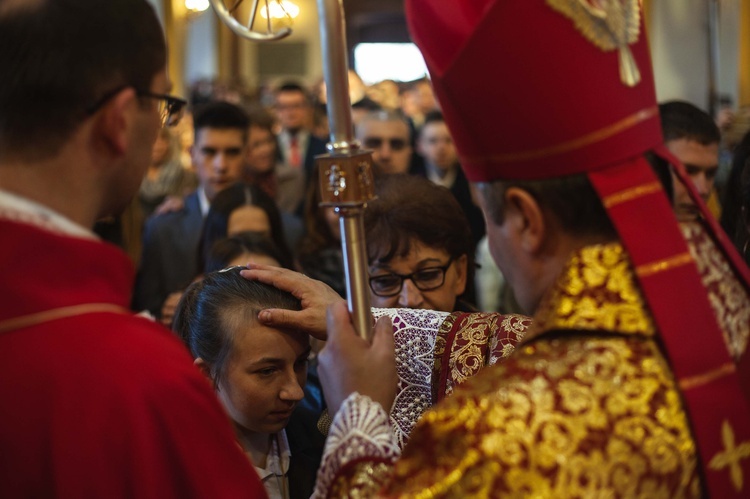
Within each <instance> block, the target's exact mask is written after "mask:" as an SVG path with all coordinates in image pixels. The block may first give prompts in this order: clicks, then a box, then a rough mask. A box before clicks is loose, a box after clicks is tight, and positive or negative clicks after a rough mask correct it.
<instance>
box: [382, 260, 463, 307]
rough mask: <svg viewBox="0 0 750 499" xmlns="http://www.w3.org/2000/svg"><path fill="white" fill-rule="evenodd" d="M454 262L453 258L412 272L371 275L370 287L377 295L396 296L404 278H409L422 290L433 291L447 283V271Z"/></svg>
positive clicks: (402, 285)
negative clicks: (437, 265)
mask: <svg viewBox="0 0 750 499" xmlns="http://www.w3.org/2000/svg"><path fill="white" fill-rule="evenodd" d="M452 263H453V258H451V259H450V260H448V263H446V264H445V265H442V266H440V267H425V268H423V269H419V270H417V271H416V272H412V273H411V274H396V273H390V274H383V275H377V276H373V277H370V289H371V290H372V292H373V293H375V295H377V296H382V297H384V298H387V297H389V296H396V295H397V294H399V293H400V292H401V289H402V288H403V287H404V280H406V279H409V280H410V281H411V282H413V283H414V286H416V287H417V289H418V290H420V291H432V290H433V289H437V288H439V287H440V286H442V285H443V284H444V283H445V272H446V271H447V270H448V267H450V266H451V264H452Z"/></svg>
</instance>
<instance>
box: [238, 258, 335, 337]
mask: <svg viewBox="0 0 750 499" xmlns="http://www.w3.org/2000/svg"><path fill="white" fill-rule="evenodd" d="M240 275H242V277H244V278H245V279H253V280H257V281H260V282H263V283H265V284H269V285H271V286H273V287H275V288H277V289H281V290H284V291H287V292H289V293H291V294H292V295H293V296H294V297H295V298H297V299H298V300H299V301H300V303H301V304H302V310H300V311H294V310H284V309H276V308H273V309H266V310H263V311H261V312H260V314H258V321H260V322H261V323H262V324H264V325H266V326H269V327H283V328H294V329H299V330H301V331H304V332H306V333H308V334H309V335H310V336H312V337H313V338H317V339H319V340H323V341H325V340H326V337H327V336H326V309H327V308H328V306H329V305H331V304H333V303H343V304H344V305H346V301H345V300H344V299H343V298H341V296H339V294H338V293H336V292H335V291H334V290H333V289H332V288H331V287H330V286H328V285H327V284H325V283H323V282H320V281H316V280H315V279H311V278H309V277H307V276H305V275H303V274H300V273H299V272H294V271H293V270H288V269H284V268H281V267H272V266H270V265H258V264H254V263H251V264H248V266H247V270H243V271H242V272H240Z"/></svg>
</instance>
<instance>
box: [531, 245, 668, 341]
mask: <svg viewBox="0 0 750 499" xmlns="http://www.w3.org/2000/svg"><path fill="white" fill-rule="evenodd" d="M552 329H584V330H604V331H612V332H618V333H621V334H640V335H644V336H653V335H654V333H655V332H656V328H655V326H654V321H653V318H652V317H651V314H650V313H649V312H648V309H647V308H646V306H645V300H644V298H643V295H642V294H641V291H640V288H639V287H638V284H637V283H636V280H635V276H634V274H633V270H632V266H631V264H630V261H629V259H628V257H627V254H626V253H625V250H624V249H623V247H622V246H621V245H620V244H617V243H613V244H607V245H596V246H587V247H585V248H583V249H582V250H581V251H579V252H578V253H576V254H574V255H573V257H572V258H571V259H570V260H569V262H568V265H567V266H566V268H565V269H564V270H563V272H562V274H561V276H560V277H559V278H558V280H557V281H556V282H555V284H554V286H553V287H552V289H551V290H550V291H549V292H548V293H547V294H546V295H545V297H544V298H543V300H542V302H541V303H540V305H539V309H538V310H537V313H536V315H534V324H533V325H532V327H531V329H530V330H529V332H528V333H527V335H526V339H527V340H529V339H531V338H533V337H534V336H536V335H538V334H540V333H541V332H544V331H549V330H552Z"/></svg>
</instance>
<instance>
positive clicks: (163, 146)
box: [151, 128, 171, 165]
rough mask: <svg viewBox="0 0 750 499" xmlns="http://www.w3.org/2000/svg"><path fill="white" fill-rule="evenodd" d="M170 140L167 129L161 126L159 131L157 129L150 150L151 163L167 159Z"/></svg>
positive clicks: (157, 163) (158, 162)
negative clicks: (157, 133) (152, 146)
mask: <svg viewBox="0 0 750 499" xmlns="http://www.w3.org/2000/svg"><path fill="white" fill-rule="evenodd" d="M170 140H171V137H170V135H169V129H168V128H162V129H161V131H159V135H157V136H156V142H154V148H153V149H152V150H151V164H152V165H161V164H163V163H164V162H165V161H166V160H167V157H168V154H169V146H170Z"/></svg>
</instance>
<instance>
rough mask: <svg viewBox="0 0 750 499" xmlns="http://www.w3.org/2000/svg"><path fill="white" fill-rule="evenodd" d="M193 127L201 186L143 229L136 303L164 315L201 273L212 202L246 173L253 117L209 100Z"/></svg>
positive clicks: (168, 314) (196, 115) (194, 158)
mask: <svg viewBox="0 0 750 499" xmlns="http://www.w3.org/2000/svg"><path fill="white" fill-rule="evenodd" d="M193 126H194V128H195V143H194V145H193V147H192V150H191V158H192V161H193V168H195V171H196V174H197V176H198V189H197V190H195V191H194V192H192V193H190V194H188V195H187V196H186V197H185V199H184V203H183V207H182V208H181V209H179V210H176V211H171V212H168V213H163V214H159V215H156V216H154V217H152V218H151V219H149V220H148V221H147V222H146V228H145V231H144V234H143V253H142V257H141V265H140V268H139V270H138V277H137V280H136V287H135V294H134V299H133V305H134V308H135V309H136V310H148V311H149V313H151V314H152V315H153V316H155V317H157V318H160V319H161V318H166V319H168V318H170V317H171V311H172V310H173V309H174V307H175V306H176V305H177V301H178V300H179V293H181V292H182V290H184V289H185V288H186V287H187V286H188V284H190V283H191V282H192V281H193V279H194V278H195V277H196V276H197V275H198V272H199V269H198V243H199V239H200V235H201V229H202V227H203V220H204V219H205V217H206V215H207V214H208V211H209V208H210V205H211V202H212V201H213V199H214V197H216V195H217V194H218V193H219V192H221V191H223V190H224V189H226V188H227V187H229V186H231V185H234V184H235V183H237V182H239V181H240V180H242V176H243V174H244V168H245V158H246V154H247V152H246V149H247V134H248V128H249V126H250V119H249V118H248V116H247V114H246V113H245V112H244V111H243V110H242V109H240V108H239V107H237V106H235V105H234V104H230V103H228V102H209V103H207V104H204V105H202V106H200V107H198V108H197V109H196V110H195V112H194V118H193ZM166 319H165V320H166Z"/></svg>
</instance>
